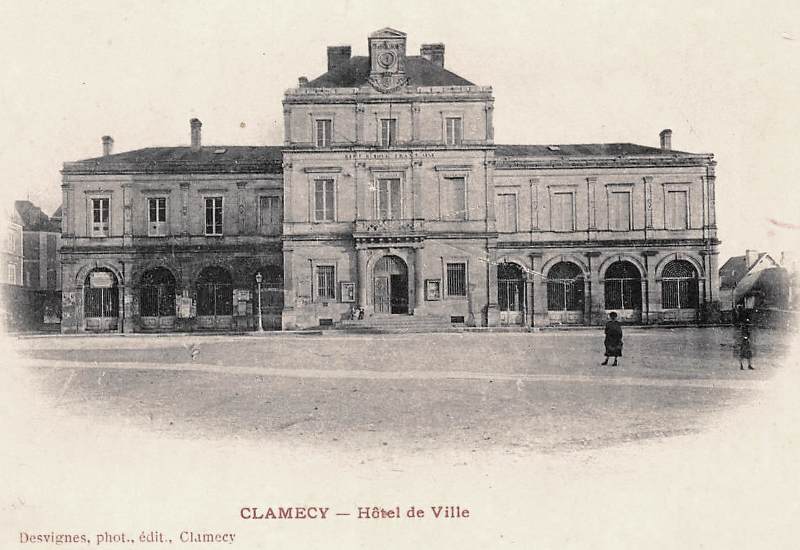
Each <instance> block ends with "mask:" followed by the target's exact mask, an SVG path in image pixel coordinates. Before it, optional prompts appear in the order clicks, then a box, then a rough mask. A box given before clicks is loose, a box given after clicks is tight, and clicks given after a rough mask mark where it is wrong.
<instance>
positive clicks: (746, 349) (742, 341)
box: [738, 314, 755, 370]
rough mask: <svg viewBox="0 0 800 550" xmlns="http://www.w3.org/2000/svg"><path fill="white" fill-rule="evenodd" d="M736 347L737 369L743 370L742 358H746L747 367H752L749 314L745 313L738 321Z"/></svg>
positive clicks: (751, 368)
mask: <svg viewBox="0 0 800 550" xmlns="http://www.w3.org/2000/svg"><path fill="white" fill-rule="evenodd" d="M738 336H739V338H738V340H739V341H738V348H739V370H744V364H743V361H742V360H743V359H747V368H748V369H749V370H755V368H753V345H752V344H753V342H752V323H751V322H750V316H749V315H747V314H745V315H743V316H742V318H741V320H740V321H739V330H738Z"/></svg>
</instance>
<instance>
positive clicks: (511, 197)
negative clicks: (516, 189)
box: [497, 193, 517, 233]
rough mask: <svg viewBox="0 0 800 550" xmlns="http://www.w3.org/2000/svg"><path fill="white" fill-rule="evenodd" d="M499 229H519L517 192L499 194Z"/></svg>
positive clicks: (506, 230) (505, 230)
mask: <svg viewBox="0 0 800 550" xmlns="http://www.w3.org/2000/svg"><path fill="white" fill-rule="evenodd" d="M497 231H499V232H500V233H514V232H516V231H517V195H516V194H515V193H504V194H501V195H497Z"/></svg>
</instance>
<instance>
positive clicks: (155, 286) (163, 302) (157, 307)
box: [139, 267, 175, 317]
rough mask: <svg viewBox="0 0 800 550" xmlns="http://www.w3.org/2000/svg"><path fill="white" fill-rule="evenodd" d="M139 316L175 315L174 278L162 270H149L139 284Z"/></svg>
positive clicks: (160, 268) (161, 268) (167, 271)
mask: <svg viewBox="0 0 800 550" xmlns="http://www.w3.org/2000/svg"><path fill="white" fill-rule="evenodd" d="M139 303H140V306H139V314H140V315H141V316H142V317H170V316H174V315H175V277H173V275H172V273H171V272H170V271H169V270H168V269H166V268H164V267H158V268H156V269H151V270H149V271H147V272H146V273H145V274H144V275H142V280H141V282H140V284H139Z"/></svg>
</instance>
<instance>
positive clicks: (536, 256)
mask: <svg viewBox="0 0 800 550" xmlns="http://www.w3.org/2000/svg"><path fill="white" fill-rule="evenodd" d="M530 258H531V269H532V270H533V281H532V282H531V286H532V287H533V288H532V289H531V293H532V294H533V296H532V306H533V308H532V311H533V325H534V326H538V327H541V326H545V325H547V279H546V278H545V276H544V273H542V267H543V262H542V254H541V253H538V252H536V253H533V254H530Z"/></svg>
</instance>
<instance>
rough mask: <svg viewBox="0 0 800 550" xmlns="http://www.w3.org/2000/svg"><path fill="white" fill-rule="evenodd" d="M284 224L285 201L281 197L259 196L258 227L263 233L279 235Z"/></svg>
mask: <svg viewBox="0 0 800 550" xmlns="http://www.w3.org/2000/svg"><path fill="white" fill-rule="evenodd" d="M282 224H283V203H282V201H281V197H277V196H269V197H259V198H258V227H259V229H260V231H261V233H263V234H266V235H277V234H279V233H280V232H281V225H282Z"/></svg>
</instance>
